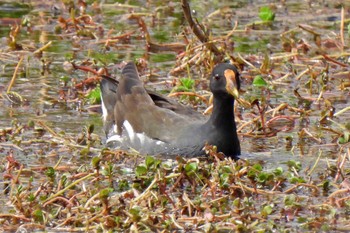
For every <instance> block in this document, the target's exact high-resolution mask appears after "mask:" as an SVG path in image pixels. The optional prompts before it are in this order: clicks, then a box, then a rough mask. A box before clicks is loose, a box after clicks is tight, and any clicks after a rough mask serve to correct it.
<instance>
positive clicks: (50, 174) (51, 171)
mask: <svg viewBox="0 0 350 233" xmlns="http://www.w3.org/2000/svg"><path fill="white" fill-rule="evenodd" d="M45 174H46V176H47V177H49V178H51V179H52V178H54V177H55V174H56V173H55V169H54V168H53V167H48V168H47V169H46V172H45Z"/></svg>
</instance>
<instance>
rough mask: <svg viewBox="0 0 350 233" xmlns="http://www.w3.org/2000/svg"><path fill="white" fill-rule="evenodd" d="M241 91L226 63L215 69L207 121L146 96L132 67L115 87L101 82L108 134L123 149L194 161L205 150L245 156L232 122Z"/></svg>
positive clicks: (234, 72) (153, 95)
mask: <svg viewBox="0 0 350 233" xmlns="http://www.w3.org/2000/svg"><path fill="white" fill-rule="evenodd" d="M239 88H240V81H239V73H238V71H237V69H236V67H235V66H233V65H231V64H228V63H220V64H218V65H216V66H215V67H214V69H213V71H212V74H211V76H210V90H211V91H212V93H213V111H212V114H211V116H210V117H209V118H205V117H204V116H203V115H202V114H200V113H198V112H196V111H195V110H193V109H192V108H190V107H186V106H184V105H181V104H179V103H176V102H175V101H173V100H171V99H169V98H167V97H164V96H162V95H160V94H157V93H155V92H152V91H149V90H146V89H145V88H144V85H143V83H142V82H141V80H140V78H139V74H138V72H137V68H136V66H135V64H134V63H132V62H129V63H128V64H127V65H126V66H125V67H124V68H123V70H122V75H121V78H120V79H119V80H118V81H117V80H114V79H111V78H107V77H104V78H103V79H102V81H101V97H102V110H103V119H104V130H105V132H106V134H107V135H108V134H109V131H110V128H112V125H114V126H115V131H116V133H117V134H116V136H112V137H110V138H109V139H108V140H107V142H111V141H114V140H115V141H118V142H119V143H120V144H121V146H122V147H124V148H125V147H132V148H134V149H137V150H139V151H140V152H141V153H148V154H162V155H168V156H175V155H181V156H186V157H196V156H202V155H204V154H205V151H204V150H203V148H204V146H205V144H206V143H207V144H209V145H215V146H216V147H217V151H218V152H222V153H224V154H225V155H226V156H229V157H231V158H233V159H237V158H238V156H239V155H240V153H241V149H240V144H239V139H238V136H237V132H236V123H235V118H234V111H233V106H234V101H235V98H238V90H239Z"/></svg>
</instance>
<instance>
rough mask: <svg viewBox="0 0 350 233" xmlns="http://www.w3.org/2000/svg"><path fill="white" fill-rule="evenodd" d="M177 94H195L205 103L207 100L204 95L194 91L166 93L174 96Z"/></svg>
mask: <svg viewBox="0 0 350 233" xmlns="http://www.w3.org/2000/svg"><path fill="white" fill-rule="evenodd" d="M179 95H187V96H195V97H198V98H200V99H201V100H202V101H203V102H204V103H205V104H206V105H208V100H207V99H206V98H205V97H203V96H201V95H199V94H197V93H194V92H189V91H179V92H173V93H170V94H169V95H168V97H174V96H179Z"/></svg>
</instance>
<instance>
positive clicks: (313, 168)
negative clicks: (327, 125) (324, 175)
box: [307, 150, 322, 176]
mask: <svg viewBox="0 0 350 233" xmlns="http://www.w3.org/2000/svg"><path fill="white" fill-rule="evenodd" d="M321 155H322V150H319V153H318V157H317V159H316V162H315V163H314V166H312V168H311V170H310V171H309V172H308V174H307V175H308V176H310V175H311V174H312V173H313V171H314V170H315V168H316V166H317V164H318V162H319V161H320V158H321Z"/></svg>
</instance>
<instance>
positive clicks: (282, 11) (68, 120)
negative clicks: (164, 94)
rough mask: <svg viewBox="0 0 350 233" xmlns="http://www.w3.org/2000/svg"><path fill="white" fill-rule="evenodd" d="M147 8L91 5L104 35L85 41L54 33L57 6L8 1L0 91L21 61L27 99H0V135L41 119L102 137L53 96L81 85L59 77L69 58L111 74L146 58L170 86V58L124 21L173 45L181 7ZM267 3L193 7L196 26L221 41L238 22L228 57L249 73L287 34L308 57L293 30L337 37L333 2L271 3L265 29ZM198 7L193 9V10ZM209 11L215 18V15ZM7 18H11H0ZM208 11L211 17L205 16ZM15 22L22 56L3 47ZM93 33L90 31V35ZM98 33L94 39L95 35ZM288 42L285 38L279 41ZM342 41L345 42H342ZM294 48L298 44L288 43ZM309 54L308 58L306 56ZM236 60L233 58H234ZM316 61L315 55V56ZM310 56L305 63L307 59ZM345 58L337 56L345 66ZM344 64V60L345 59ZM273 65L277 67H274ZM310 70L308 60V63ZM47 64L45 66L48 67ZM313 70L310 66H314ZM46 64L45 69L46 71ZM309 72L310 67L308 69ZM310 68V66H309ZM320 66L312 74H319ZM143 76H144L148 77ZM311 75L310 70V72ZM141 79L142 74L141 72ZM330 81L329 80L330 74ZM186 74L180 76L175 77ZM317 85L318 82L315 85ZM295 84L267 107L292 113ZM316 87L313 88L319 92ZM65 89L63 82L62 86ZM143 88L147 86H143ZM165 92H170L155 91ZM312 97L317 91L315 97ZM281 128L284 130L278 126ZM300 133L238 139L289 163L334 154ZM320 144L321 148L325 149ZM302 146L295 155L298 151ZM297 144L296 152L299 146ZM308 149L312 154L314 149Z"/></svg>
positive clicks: (86, 118)
mask: <svg viewBox="0 0 350 233" xmlns="http://www.w3.org/2000/svg"><path fill="white" fill-rule="evenodd" d="M148 4H149V5H150V6H149V7H155V9H156V13H154V12H150V11H149V10H147V9H149V8H147V7H145V8H143V7H144V6H143V5H142V4H141V2H140V3H137V2H135V3H133V4H132V5H133V6H134V8H135V9H134V8H133V7H128V6H127V4H118V3H113V2H108V1H106V2H105V3H103V4H95V5H93V6H92V7H88V8H87V9H86V13H87V14H91V15H92V16H93V20H94V22H95V25H92V26H91V27H96V28H97V29H98V30H100V31H103V33H102V32H101V35H97V38H95V39H91V38H88V37H86V36H85V37H81V38H79V37H78V36H76V35H74V33H73V32H68V31H66V32H64V31H62V30H58V28H60V27H59V23H58V18H59V17H60V16H62V17H64V18H67V17H68V18H69V14H68V13H67V6H65V5H63V4H62V3H57V4H51V3H44V2H41V1H34V2H31V4H26V3H24V4H18V3H12V2H4V3H2V4H1V8H0V12H3V13H2V14H3V17H2V19H1V20H2V21H1V24H2V27H1V28H2V29H1V31H0V37H1V40H2V41H3V43H2V48H1V49H2V54H1V60H0V62H1V65H2V69H1V77H0V86H1V89H2V91H4V90H5V89H6V88H7V86H8V84H9V83H10V80H11V78H12V76H13V73H14V70H15V67H16V65H17V62H18V59H19V57H20V56H22V55H23V56H25V59H24V61H23V65H21V67H20V70H19V73H18V77H17V78H16V81H15V85H14V86H13V88H12V90H13V91H16V92H17V93H20V94H21V95H22V96H23V97H24V98H25V99H26V100H27V102H26V104H22V105H19V106H15V105H12V104H11V103H10V102H8V101H6V99H5V98H3V101H1V103H0V105H1V106H0V109H1V110H0V118H1V122H0V128H4V127H9V126H10V125H11V122H12V121H13V120H14V119H16V120H17V121H18V122H20V123H26V122H27V121H29V120H32V119H40V120H42V121H45V122H47V124H49V125H50V126H51V127H53V129H54V130H57V131H64V132H65V133H67V134H69V133H78V132H80V131H81V130H82V129H83V128H84V126H86V125H89V124H94V125H95V129H96V130H95V133H96V134H98V135H101V137H103V136H102V135H103V134H102V130H101V126H102V122H101V120H100V118H99V115H98V113H97V114H96V113H91V112H89V111H88V110H87V109H88V107H89V102H88V101H84V100H81V101H71V102H69V101H64V100H60V91H61V92H62V91H64V89H65V87H64V86H63V84H62V83H63V82H62V77H68V79H69V80H70V81H71V80H73V79H74V80H78V81H79V80H82V79H84V78H86V76H88V75H89V74H87V73H84V72H69V73H68V72H66V71H65V70H64V67H63V63H64V62H65V61H67V60H70V59H74V60H75V61H82V60H87V59H91V60H93V59H95V61H97V62H100V64H101V65H102V64H103V62H108V64H105V65H107V66H108V67H109V68H110V70H111V71H112V72H116V70H117V69H116V68H113V64H111V63H110V62H115V63H116V64H118V63H120V62H122V61H126V60H133V59H137V58H140V57H148V67H149V69H150V70H151V71H152V70H156V72H157V75H158V76H159V77H164V78H157V79H156V80H154V79H153V81H155V82H158V81H162V80H166V79H167V80H172V78H173V76H171V75H167V73H168V72H169V71H170V70H171V69H172V68H173V67H174V65H175V61H176V53H174V52H161V53H152V52H147V51H145V40H144V38H143V35H142V33H140V32H139V31H140V29H139V25H138V24H136V23H135V22H133V21H132V20H129V19H128V17H127V16H128V14H129V12H131V11H133V10H135V11H137V10H139V9H138V6H139V7H140V8H141V10H140V12H142V13H141V14H142V15H144V20H145V22H146V24H147V27H148V30H149V33H150V35H151V37H152V38H153V40H154V41H156V42H158V43H165V42H166V43H172V42H177V41H178V40H180V39H181V30H182V25H183V23H184V22H183V20H184V19H183V18H182V15H181V8H180V6H179V4H176V3H172V4H170V5H169V6H168V7H165V6H164V5H163V4H162V2H157V1H155V2H152V3H148ZM266 4H270V2H269V1H254V2H253V1H237V2H235V3H232V2H231V1H223V2H222V1H221V2H220V3H217V2H215V3H214V4H212V2H210V1H208V2H205V3H204V4H200V3H199V2H197V1H193V3H192V5H193V10H194V11H195V16H196V17H198V20H200V21H203V22H204V23H205V25H206V26H208V27H209V28H210V29H211V33H212V34H213V35H215V36H223V35H225V34H227V32H228V31H229V30H230V29H232V27H233V26H234V23H235V22H237V30H236V32H234V33H233V35H232V41H233V42H234V47H235V52H236V54H237V53H239V54H241V55H242V56H243V57H246V58H247V59H248V60H249V59H250V60H252V61H254V60H253V59H255V64H254V65H255V66H256V67H257V68H258V67H259V66H260V62H261V59H260V60H259V56H260V57H261V56H264V55H265V54H277V53H283V52H285V51H284V49H283V38H282V36H281V35H282V34H283V33H284V32H286V31H288V30H289V31H293V30H294V32H292V33H291V34H293V37H294V40H298V39H299V40H305V41H307V43H310V47H311V50H312V49H314V48H313V44H312V43H313V35H312V33H308V32H307V31H303V30H300V29H298V25H299V24H303V23H308V24H309V25H310V26H313V27H314V28H315V29H316V31H317V33H319V34H321V35H322V39H324V40H326V39H327V38H334V35H335V34H338V33H339V31H337V30H338V25H339V21H340V8H339V5H337V4H336V3H333V2H332V1H314V2H312V3H310V4H309V5H308V4H307V3H306V2H304V1H288V3H285V4H282V3H281V4H273V5H274V7H275V8H276V9H275V11H276V20H275V21H274V22H273V23H271V24H268V25H265V24H260V23H259V22H260V19H259V16H258V12H259V7H261V6H263V5H266ZM199 6H200V7H199ZM215 10H216V11H215ZM8 11H11V12H13V13H11V14H10V15H8V14H5V12H8ZM207 12H214V13H212V14H211V15H208V14H207ZM20 20H21V21H22V23H23V22H24V21H25V22H26V27H25V26H24V27H22V28H21V31H20V32H19V35H18V38H17V40H18V43H19V44H21V46H22V47H23V51H22V52H21V51H18V52H15V51H11V50H9V48H8V46H7V43H6V42H7V40H8V34H9V32H10V26H9V25H11V24H12V25H15V23H16V22H17V23H18V22H19V21H20ZM97 29H96V30H97ZM98 30H97V32H96V33H98ZM127 32H135V33H133V34H131V36H130V37H129V38H128V39H127V41H126V42H123V41H118V42H117V43H115V44H113V46H110V47H108V48H107V47H106V46H104V43H103V42H104V41H105V38H107V36H108V34H110V35H120V34H123V33H127ZM286 37H288V36H286ZM346 40H347V41H348V36H347V35H346ZM49 41H50V42H52V45H51V46H49V47H48V49H47V50H45V52H44V53H43V55H42V57H35V56H30V55H28V54H26V53H28V51H33V50H35V49H37V48H39V47H41V46H43V45H44V44H46V43H48V42H49ZM295 43H298V41H295ZM310 53H313V51H311V52H310ZM233 54H235V53H233ZM311 55H314V56H315V57H316V56H317V51H315V52H314V54H311ZM310 57H312V56H310ZM345 59H346V57H344V60H345ZM345 61H346V60H345ZM278 62H280V61H278ZM307 62H308V63H309V61H307ZM47 64H48V65H47ZM314 64H316V65H317V63H314ZM45 65H47V66H45ZM310 65H312V64H311V63H310ZM331 65H332V64H331ZM274 66H275V67H276V68H275V70H274V73H273V75H275V77H271V75H270V78H272V80H271V81H273V79H278V78H280V77H282V76H283V75H284V74H286V72H287V70H288V69H289V68H288V67H287V66H288V63H286V64H285V65H282V66H280V65H279V64H277V63H276V64H274ZM314 66H315V65H314ZM293 68H294V69H295V70H296V75H297V74H298V72H301V71H304V70H305V68H306V66H303V65H302V64H301V66H300V68H299V67H297V66H294V67H293ZM320 68H321V67H319V66H318V67H316V69H318V71H319V69H320ZM335 68H336V69H332V67H330V74H329V76H330V80H331V84H330V85H328V86H327V88H328V90H327V91H326V94H327V93H328V92H329V95H327V97H328V96H329V99H330V100H331V101H332V106H333V107H334V108H335V109H336V110H340V109H343V108H345V107H346V106H348V105H349V103H348V98H347V95H348V92H347V91H345V92H344V91H339V88H337V87H339V85H341V83H342V82H345V81H346V80H347V79H348V77H349V76H348V73H347V69H344V68H343V72H342V71H341V70H340V69H339V68H338V67H335ZM245 69H246V70H244V71H243V72H242V81H243V89H244V90H245V91H246V93H245V95H243V97H244V98H245V99H248V100H249V99H250V100H251V99H253V98H257V99H261V95H264V94H266V92H265V93H263V92H262V91H261V90H259V88H254V87H252V85H251V81H252V76H251V75H252V72H251V70H249V69H250V67H246V68H245ZM148 72H149V71H148ZM315 72H316V71H315ZM332 72H334V73H336V74H340V73H341V75H342V76H341V77H339V78H338V77H335V76H333V74H332ZM145 74H147V71H146V73H145ZM336 74H335V75H336ZM181 75H185V74H181ZM192 75H193V77H194V78H197V79H198V78H201V77H200V76H199V75H198V74H196V73H193V74H192ZM309 79H310V78H309V77H308V75H304V76H302V77H301V80H300V82H308V81H309ZM315 79H317V77H316V78H315ZM300 82H299V83H297V82H294V81H293V77H290V78H288V79H287V80H283V82H281V85H278V84H275V85H273V86H272V87H271V88H270V90H269V91H268V95H270V100H269V104H270V105H273V106H277V105H278V104H280V103H288V104H289V105H291V106H297V104H298V103H297V98H296V97H295V95H294V94H293V90H294V89H296V88H297V87H298V88H299V91H300V92H301V94H302V95H303V96H304V94H305V95H308V94H309V93H307V92H308V90H307V88H305V87H303V85H301V84H300ZM315 83H316V85H314V87H313V88H315V89H317V88H320V87H319V86H317V80H316V81H315ZM69 84H71V82H70V83H68V85H69ZM146 84H147V83H146ZM159 88H160V89H164V88H165V89H166V88H168V89H169V87H159ZM316 91H317V90H316ZM317 94H318V92H315V93H314V94H313V95H308V96H309V97H310V98H315V97H317ZM310 108H311V110H312V111H311V115H310V116H309V117H308V119H307V120H305V121H308V122H307V123H306V126H309V127H314V128H317V127H319V125H318V120H319V119H320V116H321V115H322V111H323V110H324V108H325V106H324V104H323V103H320V104H311V107H310ZM249 111H250V110H243V109H241V112H242V114H243V117H242V120H243V121H244V120H245V118H244V116H245V115H247V116H248V114H249ZM347 119H349V114H348V113H345V114H343V115H342V116H341V117H340V119H339V120H340V121H339V122H344V120H347ZM282 124H283V123H282ZM298 124H299V127H298V126H296V127H293V128H292V130H290V131H288V132H287V133H280V134H278V135H277V137H273V138H265V139H263V138H253V139H251V138H249V137H244V136H243V137H242V139H241V140H242V149H243V151H245V152H247V153H254V152H267V153H269V154H270V153H272V154H281V153H282V154H284V155H286V156H294V155H297V156H299V155H301V154H317V151H318V150H319V149H322V150H324V151H325V152H326V153H325V154H324V155H327V154H332V153H334V152H335V151H334V150H335V149H336V148H337V147H336V146H335V147H333V146H328V145H326V146H324V147H323V146H322V145H317V146H316V145H315V143H314V141H312V140H309V141H306V142H297V141H296V139H297V138H298V136H297V133H298V132H300V130H301V129H302V128H304V127H305V124H304V123H303V122H300V123H298V121H297V122H296V125H298ZM288 135H289V136H290V135H292V136H294V137H293V138H294V141H293V146H295V150H293V153H290V151H286V150H285V144H286V142H285V141H284V140H285V137H286V136H288ZM323 136H324V139H325V141H326V142H327V143H330V141H331V138H328V137H327V135H323ZM327 143H326V144H327ZM301 144H302V147H303V148H301V146H300V145H301ZM298 145H299V146H298ZM315 146H316V148H315V149H312V148H313V147H315Z"/></svg>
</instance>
